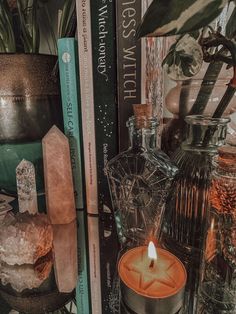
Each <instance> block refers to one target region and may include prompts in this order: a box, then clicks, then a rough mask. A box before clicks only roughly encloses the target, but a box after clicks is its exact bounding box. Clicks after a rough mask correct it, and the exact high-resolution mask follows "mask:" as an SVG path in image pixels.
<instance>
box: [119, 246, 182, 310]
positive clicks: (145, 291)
mask: <svg viewBox="0 0 236 314" xmlns="http://www.w3.org/2000/svg"><path fill="white" fill-rule="evenodd" d="M118 271H119V275H120V279H121V295H122V304H123V305H124V306H125V307H126V308H127V310H131V311H132V313H137V314H147V313H148V314H157V313H158V314H166V313H168V314H175V313H178V312H179V311H180V310H181V308H182V306H183V299H184V288H185V284H186V280H187V274H186V270H185V268H184V265H183V264H182V263H181V261H180V260H179V259H178V258H177V257H176V256H174V255H173V254H171V253H170V252H168V251H166V250H163V249H160V248H158V249H156V248H155V246H154V244H153V242H150V243H149V246H148V248H147V247H146V246H140V247H136V248H134V249H131V250H129V251H128V252H126V253H125V254H124V255H123V256H122V257H121V259H120V261H119V265H118Z"/></svg>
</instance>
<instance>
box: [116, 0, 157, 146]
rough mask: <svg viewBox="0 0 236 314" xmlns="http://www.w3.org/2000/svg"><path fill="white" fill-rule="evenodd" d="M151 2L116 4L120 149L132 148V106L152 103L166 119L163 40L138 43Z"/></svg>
mask: <svg viewBox="0 0 236 314" xmlns="http://www.w3.org/2000/svg"><path fill="white" fill-rule="evenodd" d="M150 2H151V1H150V0H144V1H137V0H135V1H133V0H132V1H131V0H116V6H117V8H116V23H117V32H116V34H117V73H118V76H117V79H118V108H119V115H118V120H119V149H120V151H122V150H125V149H127V148H128V145H129V143H128V140H129V136H128V129H127V128H126V121H127V120H128V118H129V117H130V116H132V115H133V110H132V105H133V104H141V103H149V104H151V105H152V108H153V109H152V110H153V115H155V116H157V117H158V119H159V121H161V119H162V111H163V110H162V103H163V98H162V89H163V80H162V73H161V61H162V58H161V57H162V39H157V38H142V39H140V40H137V38H136V31H137V27H138V25H139V24H140V22H141V18H142V16H143V14H144V13H145V11H146V9H147V7H148V5H149V4H150Z"/></svg>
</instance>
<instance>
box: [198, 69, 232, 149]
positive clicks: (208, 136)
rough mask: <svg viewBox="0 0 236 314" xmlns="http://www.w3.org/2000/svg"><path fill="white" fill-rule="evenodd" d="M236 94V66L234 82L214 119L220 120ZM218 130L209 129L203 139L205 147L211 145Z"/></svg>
mask: <svg viewBox="0 0 236 314" xmlns="http://www.w3.org/2000/svg"><path fill="white" fill-rule="evenodd" d="M235 92H236V66H234V76H233V78H232V80H231V81H230V83H229V85H228V86H227V89H226V91H225V93H224V95H223V97H222V99H221V101H220V103H219V105H218V106H217V108H216V110H215V112H214V113H213V116H212V118H220V117H221V116H222V114H223V113H224V111H225V109H226V108H227V106H228V104H229V103H230V101H231V99H232V98H233V96H234V94H235ZM216 129H217V126H213V127H209V128H208V129H207V131H206V134H205V137H204V139H203V146H206V145H207V144H208V143H209V141H210V140H211V137H212V136H213V134H214V133H215V131H216Z"/></svg>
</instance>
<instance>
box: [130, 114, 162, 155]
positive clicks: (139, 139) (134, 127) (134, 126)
mask: <svg viewBox="0 0 236 314" xmlns="http://www.w3.org/2000/svg"><path fill="white" fill-rule="evenodd" d="M127 126H128V128H129V137H130V149H135V150H137V149H138V150H140V149H144V150H148V149H153V148H155V147H156V128H157V121H156V119H155V118H149V119H147V118H144V117H142V119H137V118H134V117H132V118H130V119H129V121H128V122H127Z"/></svg>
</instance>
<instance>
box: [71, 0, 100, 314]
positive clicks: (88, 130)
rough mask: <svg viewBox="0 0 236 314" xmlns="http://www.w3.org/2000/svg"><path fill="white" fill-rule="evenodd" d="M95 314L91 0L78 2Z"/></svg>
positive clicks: (97, 290) (97, 288) (97, 286)
mask: <svg viewBox="0 0 236 314" xmlns="http://www.w3.org/2000/svg"><path fill="white" fill-rule="evenodd" d="M76 11H77V25H78V27H77V28H78V51H79V76H80V86H81V108H82V127H83V144H84V164H85V182H86V201H87V211H88V243H89V268H90V287H91V288H90V290H91V296H92V298H91V306H92V314H101V313H102V301H101V280H100V279H101V278H100V245H99V226H98V225H99V219H98V190H97V159H96V139H95V116H94V89H93V64H92V37H91V8H90V0H76Z"/></svg>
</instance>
